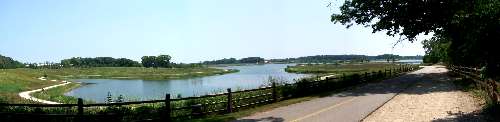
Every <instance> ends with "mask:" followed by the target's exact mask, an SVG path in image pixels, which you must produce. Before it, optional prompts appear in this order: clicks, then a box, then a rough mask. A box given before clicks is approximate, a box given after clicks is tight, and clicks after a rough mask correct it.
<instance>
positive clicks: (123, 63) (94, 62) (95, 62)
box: [61, 57, 141, 67]
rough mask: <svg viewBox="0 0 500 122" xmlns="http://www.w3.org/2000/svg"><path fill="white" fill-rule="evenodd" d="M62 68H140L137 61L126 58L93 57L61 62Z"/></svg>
mask: <svg viewBox="0 0 500 122" xmlns="http://www.w3.org/2000/svg"><path fill="white" fill-rule="evenodd" d="M61 65H62V66H63V67H140V66H141V65H140V64H139V62H137V61H133V60H130V59H126V58H112V57H95V58H82V57H73V58H70V59H63V60H61Z"/></svg>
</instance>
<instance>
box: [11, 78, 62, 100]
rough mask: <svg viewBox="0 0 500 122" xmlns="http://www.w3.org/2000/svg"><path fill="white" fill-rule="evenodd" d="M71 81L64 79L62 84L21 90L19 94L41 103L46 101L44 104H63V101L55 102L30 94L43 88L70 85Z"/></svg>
mask: <svg viewBox="0 0 500 122" xmlns="http://www.w3.org/2000/svg"><path fill="white" fill-rule="evenodd" d="M70 83H71V82H65V81H63V83H61V84H57V85H53V86H48V87H45V88H41V89H35V90H30V91H24V92H21V93H19V96H21V97H22V98H24V99H27V100H31V101H35V102H40V103H44V104H61V103H58V102H53V101H48V100H42V99H38V98H35V97H33V96H31V95H30V94H31V93H35V92H40V91H42V90H49V89H52V88H56V87H59V86H64V85H68V84H70Z"/></svg>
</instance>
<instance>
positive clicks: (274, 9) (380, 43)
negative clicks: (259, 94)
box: [0, 0, 424, 63]
mask: <svg viewBox="0 0 500 122" xmlns="http://www.w3.org/2000/svg"><path fill="white" fill-rule="evenodd" d="M332 2H333V6H339V5H341V4H342V0H334V1H332ZM328 3H329V1H325V0H307V1H306V0H1V1H0V54H1V55H6V56H10V57H13V58H15V59H17V60H20V61H22V62H44V61H54V62H58V61H59V60H61V59H65V58H71V57H97V56H110V57H117V58H118V57H125V58H130V59H133V60H140V57H141V56H144V55H158V54H168V55H171V56H172V57H173V60H174V61H175V62H187V63H190V62H199V61H205V60H214V59H221V58H229V57H235V58H243V57H248V56H260V57H264V58H287V57H299V56H309V55H334V54H364V55H379V54H384V53H393V54H398V55H423V54H424V50H423V48H422V45H421V43H420V41H417V42H414V43H409V42H404V43H400V44H398V45H397V46H395V47H394V48H392V47H393V45H394V43H395V42H396V40H397V39H398V37H389V36H386V35H385V33H384V32H379V33H375V34H373V33H371V32H372V31H371V28H365V27H363V26H354V27H351V28H349V29H346V28H345V26H342V25H340V24H334V23H332V22H330V15H331V14H332V13H334V12H336V13H338V10H337V7H335V8H328V7H326V6H327V5H328ZM420 40H422V38H421V39H420Z"/></svg>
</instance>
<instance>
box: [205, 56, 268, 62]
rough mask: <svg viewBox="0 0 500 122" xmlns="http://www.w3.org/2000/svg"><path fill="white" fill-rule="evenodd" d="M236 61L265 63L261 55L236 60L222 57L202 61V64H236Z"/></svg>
mask: <svg viewBox="0 0 500 122" xmlns="http://www.w3.org/2000/svg"><path fill="white" fill-rule="evenodd" d="M238 63H254V64H255V63H265V59H264V58H261V57H247V58H242V59H239V60H237V59H236V58H224V59H220V60H214V61H204V62H203V64H238Z"/></svg>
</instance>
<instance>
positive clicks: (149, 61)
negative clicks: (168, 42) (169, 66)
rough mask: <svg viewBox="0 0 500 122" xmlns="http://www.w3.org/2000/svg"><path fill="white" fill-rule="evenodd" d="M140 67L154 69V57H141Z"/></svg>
mask: <svg viewBox="0 0 500 122" xmlns="http://www.w3.org/2000/svg"><path fill="white" fill-rule="evenodd" d="M141 59H142V61H141V62H142V66H143V67H146V68H149V67H156V66H155V60H156V56H142V58H141Z"/></svg>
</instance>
